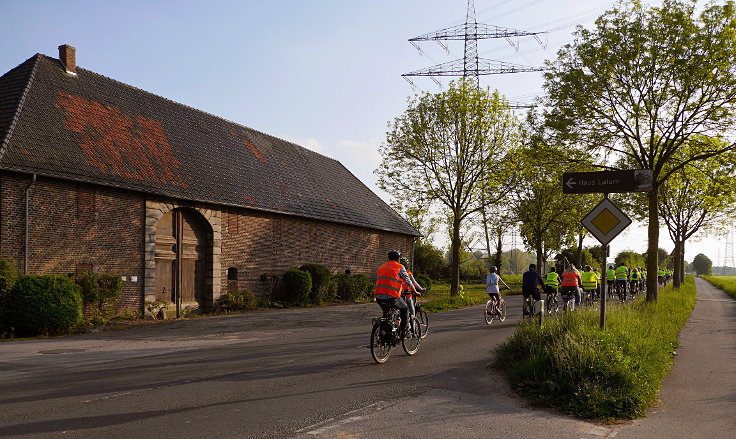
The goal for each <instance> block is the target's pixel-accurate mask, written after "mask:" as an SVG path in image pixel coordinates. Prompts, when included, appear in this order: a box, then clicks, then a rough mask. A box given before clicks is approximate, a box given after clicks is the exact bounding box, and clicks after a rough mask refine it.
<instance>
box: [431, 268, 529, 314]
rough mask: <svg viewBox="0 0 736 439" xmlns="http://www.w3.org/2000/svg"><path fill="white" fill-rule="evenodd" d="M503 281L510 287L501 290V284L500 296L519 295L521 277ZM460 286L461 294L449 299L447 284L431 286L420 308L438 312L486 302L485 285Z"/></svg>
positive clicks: (509, 277) (507, 278) (510, 277)
mask: <svg viewBox="0 0 736 439" xmlns="http://www.w3.org/2000/svg"><path fill="white" fill-rule="evenodd" d="M503 280H504V281H505V282H506V283H507V284H508V286H510V287H511V290H506V289H503V288H504V287H503V284H501V285H500V286H501V288H502V291H501V294H502V295H504V296H509V295H515V294H521V275H516V276H504V277H503ZM461 286H462V292H461V294H460V295H459V296H455V297H450V284H449V283H446V282H444V283H440V282H437V283H435V284H433V285H432V289H431V290H430V291H429V293H427V294H424V295H422V299H423V300H422V306H423V307H424V309H425V310H426V311H427V312H440V311H449V310H451V309H459V308H467V307H469V306H475V305H480V304H483V303H486V301H487V300H488V294H486V285H485V284H462V285H461Z"/></svg>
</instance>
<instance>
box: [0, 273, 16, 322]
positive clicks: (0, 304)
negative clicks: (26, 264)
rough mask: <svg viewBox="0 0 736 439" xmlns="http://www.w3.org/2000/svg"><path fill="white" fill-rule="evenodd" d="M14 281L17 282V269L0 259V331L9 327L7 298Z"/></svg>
mask: <svg viewBox="0 0 736 439" xmlns="http://www.w3.org/2000/svg"><path fill="white" fill-rule="evenodd" d="M16 282H18V270H16V269H15V268H14V267H13V266H12V265H11V264H10V263H9V262H8V261H6V260H5V259H0V332H7V331H9V330H10V327H9V326H7V322H8V319H9V316H8V311H9V310H8V306H9V304H8V300H9V299H10V292H11V291H12V290H13V287H14V286H15V284H16Z"/></svg>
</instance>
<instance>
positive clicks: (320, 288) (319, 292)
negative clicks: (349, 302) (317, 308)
mask: <svg viewBox="0 0 736 439" xmlns="http://www.w3.org/2000/svg"><path fill="white" fill-rule="evenodd" d="M299 269H300V270H301V271H308V272H309V274H310V275H312V291H311V293H310V299H311V301H312V303H314V304H317V305H319V304H321V303H322V302H325V301H327V299H329V295H330V280H331V279H332V273H330V269H329V268H327V267H325V266H324V265H320V264H304V265H302V266H301V267H299Z"/></svg>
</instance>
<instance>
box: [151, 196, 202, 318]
mask: <svg viewBox="0 0 736 439" xmlns="http://www.w3.org/2000/svg"><path fill="white" fill-rule="evenodd" d="M211 254H212V251H211V232H210V227H209V225H208V224H207V222H206V221H205V220H204V219H203V218H202V217H201V216H200V215H199V214H198V213H197V212H195V211H193V210H191V209H186V208H179V209H174V210H171V211H169V212H166V213H165V214H164V215H163V216H162V217H161V219H160V220H159V221H158V223H157V224H156V290H155V291H156V299H161V300H167V301H170V302H173V303H175V304H176V305H177V317H181V313H182V312H183V310H184V308H185V307H189V308H198V309H207V307H208V306H209V305H210V303H209V302H210V301H211V300H210V299H211V297H209V296H211V293H208V291H207V285H208V282H207V275H208V273H210V272H211V260H210V259H211V257H210V255H211Z"/></svg>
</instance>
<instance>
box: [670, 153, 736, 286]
mask: <svg viewBox="0 0 736 439" xmlns="http://www.w3.org/2000/svg"><path fill="white" fill-rule="evenodd" d="M730 156H732V154H726V155H723V156H717V157H712V158H710V159H707V160H701V161H699V162H698V165H697V166H688V167H685V168H682V169H680V170H679V171H677V172H675V173H674V174H672V175H671V176H670V178H669V179H668V180H667V181H666V182H665V183H664V184H663V185H662V186H661V187H660V200H661V201H660V212H661V214H662V219H663V220H664V222H665V224H667V230H668V232H669V234H670V238H672V242H674V244H675V249H674V251H673V256H674V257H673V263H674V276H673V279H674V280H673V286H674V287H675V288H678V287H679V286H680V283H681V282H682V280H684V276H685V273H684V272H685V242H686V241H687V240H688V239H689V238H690V237H691V236H693V235H694V234H695V233H697V232H698V231H699V230H701V229H702V228H708V227H710V228H714V227H716V226H717V225H719V223H722V222H723V221H728V220H729V219H730V217H731V216H732V214H733V212H734V207H733V206H734V203H735V202H736V188H735V183H736V179H735V178H734V175H733V171H732V170H730V171H729V168H732V167H733V165H732V163H733V158H732V157H730Z"/></svg>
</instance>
